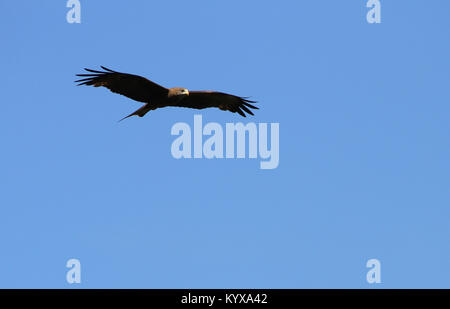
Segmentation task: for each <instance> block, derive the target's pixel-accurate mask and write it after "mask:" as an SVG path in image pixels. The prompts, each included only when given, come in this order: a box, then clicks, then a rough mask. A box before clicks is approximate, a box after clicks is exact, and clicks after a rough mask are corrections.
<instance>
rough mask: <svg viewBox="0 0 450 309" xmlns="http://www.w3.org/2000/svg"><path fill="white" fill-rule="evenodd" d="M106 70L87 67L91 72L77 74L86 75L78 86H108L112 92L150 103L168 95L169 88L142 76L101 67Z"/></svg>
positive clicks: (79, 81)
mask: <svg viewBox="0 0 450 309" xmlns="http://www.w3.org/2000/svg"><path fill="white" fill-rule="evenodd" d="M101 68H102V69H103V70H105V71H104V72H101V71H95V70H91V69H85V70H86V71H88V72H90V74H77V76H82V77H85V78H83V79H80V80H77V81H75V82H78V83H79V84H78V86H80V85H88V86H94V87H102V86H103V87H106V88H108V89H109V90H111V91H112V92H115V93H118V94H121V95H124V96H126V97H128V98H130V99H133V100H136V101H139V102H145V103H148V102H149V101H151V100H152V99H155V98H156V97H160V96H163V95H167V93H168V91H169V90H168V89H167V88H164V87H163V86H160V85H158V84H156V83H154V82H152V81H150V80H148V79H146V78H144V77H142V76H138V75H132V74H126V73H120V72H116V71H113V70H110V69H107V68H105V67H101Z"/></svg>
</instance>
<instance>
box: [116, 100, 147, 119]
mask: <svg viewBox="0 0 450 309" xmlns="http://www.w3.org/2000/svg"><path fill="white" fill-rule="evenodd" d="M152 109H154V108H152V107H151V106H149V104H148V103H147V104H145V105H144V106H142V107H141V108H140V109H138V110H137V111H135V112H133V113H131V114H129V115H128V116H126V117H123V118H122V119H120V120H119V122H120V121H122V120H124V119H127V118H129V117H131V116H135V115H136V116H139V117H143V116H144V115H145V114H147V113H148V112H149V111H151V110H152Z"/></svg>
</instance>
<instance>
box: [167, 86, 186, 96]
mask: <svg viewBox="0 0 450 309" xmlns="http://www.w3.org/2000/svg"><path fill="white" fill-rule="evenodd" d="M188 95H189V90H187V89H186V88H183V87H175V88H172V89H170V90H169V96H183V97H184V96H188Z"/></svg>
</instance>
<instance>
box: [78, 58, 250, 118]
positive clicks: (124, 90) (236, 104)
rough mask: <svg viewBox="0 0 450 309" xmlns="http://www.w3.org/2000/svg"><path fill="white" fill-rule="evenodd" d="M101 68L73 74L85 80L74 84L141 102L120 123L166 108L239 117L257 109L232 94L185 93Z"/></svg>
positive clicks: (183, 89)
mask: <svg viewBox="0 0 450 309" xmlns="http://www.w3.org/2000/svg"><path fill="white" fill-rule="evenodd" d="M101 68H102V69H103V70H105V71H104V72H101V71H95V70H90V69H85V70H86V71H88V72H90V74H77V76H82V77H85V78H83V79H80V80H77V81H76V82H79V84H78V85H88V86H91V85H92V86H94V87H106V88H108V89H109V90H111V91H112V92H115V93H119V94H121V95H124V96H126V97H128V98H130V99H133V100H135V101H139V102H142V103H145V105H144V106H142V107H141V108H139V109H138V110H137V111H135V112H134V113H132V114H130V115H128V116H126V117H124V118H122V120H123V119H125V118H128V117H131V116H135V115H136V116H139V117H143V116H144V115H145V114H146V113H148V112H149V111H151V110H154V109H157V108H162V107H166V106H175V107H187V108H195V109H203V108H209V107H217V108H219V109H221V110H227V111H231V112H233V113H238V114H240V115H241V116H243V117H246V115H245V112H246V113H248V114H250V115H253V113H252V111H251V110H250V108H252V109H258V107H256V106H254V105H252V104H250V103H256V102H255V101H250V100H247V98H243V97H238V96H235V95H232V94H227V93H223V92H217V91H189V90H187V89H186V88H183V87H175V88H165V87H163V86H160V85H158V84H156V83H154V82H152V81H150V80H148V79H146V78H144V77H142V76H138V75H132V74H127V73H120V72H115V71H112V70H110V69H107V68H105V67H101Z"/></svg>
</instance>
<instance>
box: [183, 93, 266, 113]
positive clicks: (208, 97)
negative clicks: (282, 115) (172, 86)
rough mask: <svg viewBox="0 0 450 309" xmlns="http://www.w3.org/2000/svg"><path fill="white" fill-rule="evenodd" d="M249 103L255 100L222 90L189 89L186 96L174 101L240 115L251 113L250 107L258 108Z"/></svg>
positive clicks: (184, 105) (192, 106)
mask: <svg viewBox="0 0 450 309" xmlns="http://www.w3.org/2000/svg"><path fill="white" fill-rule="evenodd" d="M250 103H256V101H250V100H248V99H247V98H244V97H238V96H235V95H232V94H227V93H223V92H216V91H190V92H189V95H188V96H186V97H185V98H184V99H183V100H180V101H179V102H177V103H176V106H180V107H189V108H196V109H203V108H208V107H217V108H220V109H221V110H226V111H230V112H233V113H239V115H241V116H242V117H246V114H245V113H248V114H250V115H253V112H252V111H251V110H250V109H251V108H253V109H259V108H258V107H256V106H254V105H252V104H250Z"/></svg>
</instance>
